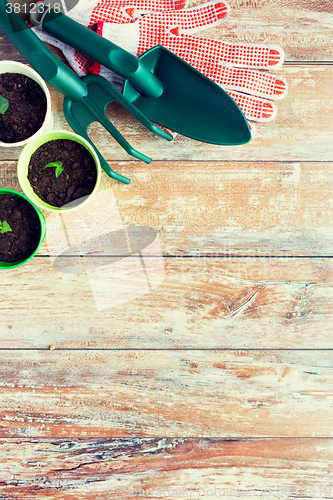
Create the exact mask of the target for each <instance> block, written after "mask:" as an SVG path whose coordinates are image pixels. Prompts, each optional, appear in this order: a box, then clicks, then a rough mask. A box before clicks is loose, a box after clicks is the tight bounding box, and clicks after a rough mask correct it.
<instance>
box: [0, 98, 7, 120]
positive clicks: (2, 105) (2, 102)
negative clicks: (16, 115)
mask: <svg viewBox="0 0 333 500" xmlns="http://www.w3.org/2000/svg"><path fill="white" fill-rule="evenodd" d="M8 108H9V102H8V101H7V99H6V98H5V97H3V96H2V95H1V94H0V113H1V114H2V115H4V114H5V113H6V111H7V109H8Z"/></svg>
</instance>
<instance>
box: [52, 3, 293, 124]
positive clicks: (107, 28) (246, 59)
mask: <svg viewBox="0 0 333 500" xmlns="http://www.w3.org/2000/svg"><path fill="white" fill-rule="evenodd" d="M82 4H83V2H82V1H80V2H79V4H78V6H77V7H76V8H74V9H72V10H71V11H69V13H68V15H70V17H72V18H74V19H75V20H77V21H79V22H81V23H83V24H85V25H87V26H89V27H93V25H95V26H94V28H95V29H96V31H97V32H98V33H99V34H100V35H102V36H104V37H105V38H107V39H109V40H111V41H112V42H114V43H116V44H117V45H119V46H121V47H123V48H124V49H125V50H128V51H129V52H131V53H133V54H134V55H137V56H139V55H140V54H142V53H143V52H145V51H146V50H148V49H149V48H151V47H153V46H155V45H163V46H164V47H166V48H168V49H169V50H171V51H172V52H174V53H175V54H177V55H178V56H179V57H181V58H182V59H184V60H185V61H187V62H188V63H189V64H191V65H192V66H194V67H195V68H196V69H198V70H199V71H201V72H202V73H203V74H205V75H206V76H208V77H209V78H211V79H212V80H214V81H215V82H216V83H217V84H219V85H221V87H223V88H224V89H225V90H226V91H227V92H228V93H229V94H230V95H231V97H232V98H233V99H234V100H235V101H236V102H237V104H238V105H239V107H240V108H241V109H242V111H243V113H244V115H245V116H246V118H247V119H248V120H250V121H258V122H267V121H271V120H272V119H273V118H274V117H275V115H276V107H275V105H274V103H273V101H276V100H279V99H282V97H284V96H285V95H286V93H287V82H286V81H285V79H284V78H282V77H280V76H276V75H273V74H271V73H269V72H268V71H267V70H271V69H273V70H277V69H279V68H280V67H281V66H282V64H283V60H284V52H283V50H282V49H281V48H280V47H278V46H270V45H254V44H245V43H244V44H230V43H227V42H224V41H221V40H212V39H207V38H201V37H198V36H195V34H196V33H197V32H199V31H201V30H203V29H207V28H210V27H212V26H217V25H219V24H221V23H222V22H224V21H225V19H226V17H227V15H228V13H229V7H228V6H227V4H225V3H223V2H221V1H217V0H215V1H212V2H208V3H205V4H201V5H199V6H196V7H192V8H184V7H185V4H184V3H183V2H182V0H180V3H177V0H166V1H163V0H155V1H153V0H133V1H132V2H131V1H130V0H128V1H126V0H120V1H119V0H117V1H110V0H109V1H107V0H105V1H102V2H98V0H88V2H86V4H85V6H86V7H87V8H86V7H85V6H83V5H82ZM169 9H171V10H169ZM152 10H155V11H158V10H159V12H154V13H151V12H152ZM47 41H50V40H47ZM58 45H60V44H58ZM63 51H64V53H65V56H66V57H67V59H68V60H69V62H70V64H71V65H72V66H73V68H74V69H75V70H76V71H77V72H78V73H79V74H80V75H83V74H86V73H87V72H93V73H100V74H101V75H103V76H104V77H106V78H107V79H108V80H110V81H111V82H112V83H115V84H116V83H117V80H118V81H119V78H118V77H117V76H116V75H114V74H113V73H112V72H111V71H110V70H108V69H106V68H104V67H101V66H100V65H99V64H96V63H94V62H93V61H91V60H89V59H88V58H86V57H85V56H82V54H79V53H78V52H77V51H75V50H73V49H71V48H68V47H67V46H66V47H65V48H64V49H63ZM260 70H266V71H260ZM251 129H252V131H253V130H254V127H253V126H251Z"/></svg>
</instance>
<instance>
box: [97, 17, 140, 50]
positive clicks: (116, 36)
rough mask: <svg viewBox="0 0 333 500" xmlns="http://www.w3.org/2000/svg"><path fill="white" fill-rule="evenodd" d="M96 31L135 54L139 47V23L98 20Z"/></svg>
mask: <svg viewBox="0 0 333 500" xmlns="http://www.w3.org/2000/svg"><path fill="white" fill-rule="evenodd" d="M97 30H98V33H99V34H100V35H102V36H103V37H104V38H106V39H107V40H110V41H111V42H113V43H115V44H116V45H119V47H121V48H122V49H124V50H127V52H130V53H131V54H133V55H135V56H137V54H138V47H139V37H140V28H139V23H138V22H134V23H128V24H115V23H107V22H104V21H100V22H99V23H98V27H97Z"/></svg>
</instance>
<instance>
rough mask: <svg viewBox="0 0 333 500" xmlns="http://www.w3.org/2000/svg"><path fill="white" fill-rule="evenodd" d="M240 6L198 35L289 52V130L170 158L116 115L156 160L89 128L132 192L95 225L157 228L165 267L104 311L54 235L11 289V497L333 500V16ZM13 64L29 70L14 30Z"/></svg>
mask: <svg viewBox="0 0 333 500" xmlns="http://www.w3.org/2000/svg"><path fill="white" fill-rule="evenodd" d="M197 3H201V2H200V1H199V2H197V1H193V2H192V3H191V5H193V4H197ZM229 3H230V5H231V7H232V12H231V15H230V16H229V18H228V20H227V22H226V23H224V25H223V26H220V27H217V28H213V29H210V30H206V31H205V32H203V33H202V35H204V36H208V37H211V38H215V39H222V40H226V41H230V42H259V43H271V44H279V45H282V47H283V48H284V50H285V53H286V64H285V65H284V66H283V68H282V69H281V70H279V74H280V75H281V76H284V77H286V79H287V81H288V84H289V92H288V95H287V97H286V98H285V99H283V100H282V101H281V102H278V103H277V107H278V114H277V117H276V119H275V120H274V121H273V122H271V123H269V124H257V131H258V133H257V136H256V138H254V139H253V140H252V141H251V142H250V143H249V144H247V145H244V146H237V147H230V148H229V147H222V146H214V145H207V144H202V143H199V142H196V141H192V140H190V139H187V138H185V137H180V136H178V137H177V138H176V139H175V140H174V141H172V143H167V142H166V141H163V140H162V139H160V138H157V137H155V136H154V135H153V134H151V133H149V132H147V131H146V130H145V129H144V128H143V127H142V126H141V125H140V124H138V123H136V122H135V121H134V120H133V119H132V117H130V116H129V115H128V114H126V113H125V112H124V111H123V110H121V109H119V108H117V107H115V106H114V107H110V108H109V109H108V116H109V117H110V118H111V119H112V121H114V123H115V124H116V126H117V127H118V128H119V130H120V131H121V133H122V134H123V135H124V136H125V137H126V139H128V141H129V142H130V143H131V144H132V145H133V146H134V147H135V148H136V149H138V150H139V151H142V152H143V153H145V154H147V155H148V156H151V157H152V158H153V162H152V163H151V164H150V165H145V164H143V163H142V162H139V161H135V160H133V159H132V158H131V157H129V156H128V155H127V154H126V153H125V152H124V151H123V150H122V149H121V148H120V147H119V146H118V145H117V144H116V143H115V142H114V141H113V140H112V139H109V138H106V134H105V132H104V131H103V130H102V129H101V128H100V127H99V126H96V125H93V126H92V127H91V130H90V135H91V138H92V139H93V140H94V141H95V142H96V144H97V146H98V147H99V148H100V150H101V152H102V154H103V155H104V156H105V157H106V158H107V159H108V161H109V162H110V164H111V166H112V168H114V169H115V170H116V171H118V172H121V173H123V174H125V175H128V176H129V177H130V178H131V179H132V183H131V185H129V186H123V185H121V184H118V183H116V182H114V181H112V180H110V179H109V178H107V177H106V176H105V175H103V181H102V184H101V188H100V193H99V194H100V195H101V196H102V198H103V195H105V193H107V192H109V193H110V200H111V201H110V205H109V206H108V211H107V215H108V217H107V216H106V215H104V214H103V213H102V212H101V211H98V217H100V219H101V221H102V224H104V225H105V227H106V228H107V230H108V231H113V230H119V228H122V227H123V226H143V227H149V228H153V229H155V230H156V234H157V238H156V242H157V243H158V244H160V247H158V245H156V246H155V247H154V248H155V250H156V249H157V250H158V249H159V251H158V252H157V253H156V254H154V255H149V256H148V255H146V256H144V258H143V260H142V259H141V258H140V256H138V255H134V256H132V257H128V258H127V260H126V259H125V260H124V262H123V264H124V265H123V267H120V268H121V273H120V276H119V272H118V275H117V274H116V275H112V274H111V275H110V276H111V279H110V280H109V281H110V282H111V283H112V284H113V285H117V286H116V287H114V290H113V291H112V287H111V288H110V287H109V288H108V287H107V286H106V285H105V283H104V284H103V282H102V285H103V286H102V292H103V291H104V292H105V291H107V292H108V293H104V295H105V296H106V298H107V299H108V300H109V302H111V306H110V307H105V306H106V305H108V303H107V301H106V302H105V300H104V302H103V308H101V309H98V303H99V299H100V295H98V293H97V294H96V286H97V285H100V284H101V281H96V282H95V281H94V280H95V278H96V276H97V275H92V274H89V273H88V274H87V273H85V274H78V273H73V272H72V273H62V274H60V273H59V272H57V271H56V270H55V269H54V268H53V267H52V265H53V263H54V258H55V256H56V255H57V254H56V253H54V252H55V248H56V247H55V240H56V238H53V239H52V238H48V240H46V241H45V242H44V244H43V245H42V248H41V249H40V251H39V253H38V256H37V257H36V258H35V259H33V260H32V261H31V262H30V263H29V264H27V265H26V266H25V267H24V268H19V269H16V270H12V271H8V272H6V273H1V274H0V294H1V295H0V311H1V323H0V374H1V377H0V390H1V398H0V436H1V440H0V497H1V498H4V499H23V498H24V499H28V500H30V499H33V498H41V499H45V498H54V499H61V500H62V499H71V498H75V499H76V498H84V499H88V500H90V499H91V500H99V499H103V500H104V499H109V498H116V499H118V498H119V499H126V498H136V497H140V498H147V499H148V498H151V497H152V496H154V495H155V496H159V497H161V496H164V497H166V498H176V497H177V495H178V497H179V496H180V495H181V494H182V495H183V497H184V495H185V493H187V495H185V497H186V496H188V497H189V495H190V496H191V497H193V498H195V497H197V498H200V496H201V497H204V496H206V497H207V496H217V495H218V493H216V491H217V490H218V491H219V492H221V488H222V490H223V492H222V496H249V495H250V496H266V497H267V496H270V497H271V496H274V497H278V498H290V497H294V498H318V499H322V498H332V497H333V494H332V492H333V490H332V489H331V488H332V484H331V483H332V467H331V463H332V449H333V448H332V437H333V436H332V430H331V429H332V380H331V379H332V352H333V350H332V326H331V325H332V310H333V309H332V303H333V302H332V281H333V280H332V222H333V220H332V195H331V189H332V176H333V175H332V158H333V155H332V153H333V142H332V132H333V118H332V116H333V114H332V92H331V85H330V82H331V81H332V76H333V75H332V67H333V66H332V35H333V28H332V26H333V9H332V3H331V2H330V1H329V0H321V1H315V2H313V1H308V0H267V1H265V2H263V1H257V0H250V1H246V2H244V1H243V0H231V1H230V2H229ZM52 50H53V51H54V52H55V53H57V54H58V55H59V54H60V53H59V51H57V50H56V49H52ZM0 59H14V60H19V61H23V58H22V57H21V56H20V55H19V54H18V52H17V51H16V50H15V49H14V48H13V47H12V45H11V44H10V43H9V42H8V41H7V40H5V39H4V37H3V36H2V35H1V34H0ZM51 96H52V109H53V113H54V118H55V127H56V128H66V129H69V127H68V125H67V124H66V122H65V120H64V118H63V115H62V101H63V98H62V96H61V95H60V94H59V93H57V92H56V91H54V90H52V89H51ZM20 152H21V149H20V148H11V149H4V148H3V149H1V150H0V184H1V186H3V187H10V188H12V189H19V190H20V188H19V186H18V183H17V178H16V162H17V159H18V156H19V154H20ZM104 199H105V198H104ZM96 207H97V208H98V203H97V204H95V205H94V209H96ZM94 214H95V215H96V212H94ZM46 215H47V219H48V223H49V235H50V228H52V227H55V226H56V221H55V220H54V219H53V220H52V217H51V216H50V214H46ZM86 216H87V215H86V214H85V217H86ZM82 217H83V216H82ZM95 219H96V218H95V217H89V216H88V219H87V220H86V228H88V229H89V228H91V226H92V225H93V224H94V223H95ZM83 222H84V220H83V219H82V220H81V222H80V223H81V226H80V227H84V224H83ZM82 224H83V225H82ZM94 227H95V226H94ZM103 227H104V226H103ZM67 229H68V228H67ZM87 231H88V230H87ZM68 232H69V233H70V230H69V229H68ZM88 233H89V231H88V232H87V233H86V235H87V234H88ZM55 234H56V233H55ZM71 234H74V237H77V233H75V231H74V233H71ZM156 242H155V243H156ZM149 259H150V260H149ZM143 263H144V266H143ZM128 264H130V265H129V266H128ZM140 266H141V267H140ZM142 266H143V267H142ZM118 271H119V270H118ZM110 276H108V278H110ZM99 279H100V275H99ZM111 280H112V281H111ZM117 280H118V281H117ZM96 283H97V285H96ZM104 285H105V287H104ZM110 289H111V292H110ZM132 289H134V291H135V293H134V295H135V294H136V296H134V295H133V296H131V295H130V291H131V290H132ZM119 292H121V293H122V295H121V294H119ZM126 293H129V295H128V297H127V299H128V300H127V302H126ZM94 294H95V295H94ZM119 295H121V297H122V298H125V302H124V303H120V302H121V301H120V298H119ZM104 299H105V297H104ZM112 301H114V304H116V305H114V304H112ZM117 301H118V302H117ZM50 346H52V347H55V349H50ZM253 349H254V350H253ZM205 436H206V437H207V438H208V437H210V439H205V438H204V437H205ZM228 438H229V439H228ZM249 438H251V439H249ZM281 438H282V439H281ZM191 485H192V486H193V491H192V492H191V491H190V493H188V490H186V488H188V487H191ZM159 487H161V488H163V489H159ZM179 488H183V489H182V490H179ZM184 488H185V489H184ZM200 488H201V490H200ZM214 488H217V490H215V493H214ZM203 490H204V491H203ZM244 491H245V493H244ZM191 493H192V494H191ZM200 493H201V495H200ZM220 496H221V493H220Z"/></svg>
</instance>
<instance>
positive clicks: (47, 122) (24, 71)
mask: <svg viewBox="0 0 333 500" xmlns="http://www.w3.org/2000/svg"><path fill="white" fill-rule="evenodd" d="M3 73H19V74H21V75H25V76H28V77H29V78H31V79H32V80H34V81H35V82H37V83H38V84H39V85H40V87H41V88H42V89H43V91H44V94H45V97H46V114H45V118H44V122H43V124H42V126H41V128H40V129H39V130H37V132H36V133H35V134H33V135H32V136H31V137H28V138H27V139H25V140H24V141H19V142H12V143H7V142H1V141H0V147H3V148H13V147H17V146H24V145H25V144H27V143H28V142H30V141H32V140H33V139H34V138H35V137H37V136H39V135H40V134H42V133H44V132H49V131H51V130H52V128H53V115H52V111H51V96H50V92H49V89H48V87H47V85H46V83H45V81H44V80H43V78H42V77H41V76H39V74H38V73H37V72H36V71H35V70H34V69H32V68H30V66H28V65H26V64H23V63H19V62H16V61H0V74H3Z"/></svg>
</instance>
